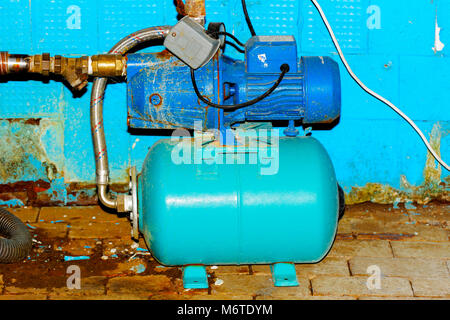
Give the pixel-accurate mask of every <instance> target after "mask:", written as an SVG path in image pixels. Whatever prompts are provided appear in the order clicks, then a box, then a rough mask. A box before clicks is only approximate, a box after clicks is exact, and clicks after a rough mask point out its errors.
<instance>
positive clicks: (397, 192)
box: [345, 122, 450, 204]
mask: <svg viewBox="0 0 450 320" xmlns="http://www.w3.org/2000/svg"><path fill="white" fill-rule="evenodd" d="M445 134H446V132H445V130H442V127H441V125H440V123H439V122H438V123H436V124H435V125H434V126H433V129H432V131H431V134H430V139H429V140H430V144H431V146H432V147H433V149H434V150H436V152H437V154H438V155H440V147H441V139H442V136H443V135H445ZM441 177H442V167H441V166H440V165H439V164H437V162H436V160H435V159H434V157H433V156H432V155H431V153H429V152H428V153H427V160H426V162H425V167H424V170H423V182H422V184H421V185H419V186H415V185H413V184H411V183H409V182H408V179H407V178H406V176H404V175H401V176H400V189H396V188H394V187H392V186H390V185H383V184H380V183H367V184H366V185H365V186H363V187H352V188H351V191H350V192H349V193H347V194H346V195H345V201H346V203H348V204H355V203H361V202H366V201H371V202H375V203H383V204H391V203H402V202H405V203H406V202H416V203H418V204H427V203H429V202H431V201H434V200H436V201H440V202H450V192H449V190H450V189H449V187H450V176H447V177H444V178H442V180H443V181H442V180H441Z"/></svg>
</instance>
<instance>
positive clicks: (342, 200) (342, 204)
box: [338, 184, 345, 220]
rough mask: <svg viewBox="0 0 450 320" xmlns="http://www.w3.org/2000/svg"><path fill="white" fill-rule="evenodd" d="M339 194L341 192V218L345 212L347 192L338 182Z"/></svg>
mask: <svg viewBox="0 0 450 320" xmlns="http://www.w3.org/2000/svg"><path fill="white" fill-rule="evenodd" d="M338 194H339V220H341V219H342V217H343V216H344V213H345V193H344V190H343V189H342V188H341V186H340V185H339V184H338Z"/></svg>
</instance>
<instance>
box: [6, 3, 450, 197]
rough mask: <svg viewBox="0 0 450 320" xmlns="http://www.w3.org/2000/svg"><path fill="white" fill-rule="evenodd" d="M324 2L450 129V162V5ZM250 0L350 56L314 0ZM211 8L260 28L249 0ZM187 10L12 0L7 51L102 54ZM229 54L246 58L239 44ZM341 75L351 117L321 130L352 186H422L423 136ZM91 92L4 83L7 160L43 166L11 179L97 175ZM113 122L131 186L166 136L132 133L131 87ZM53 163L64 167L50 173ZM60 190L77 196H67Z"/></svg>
mask: <svg viewBox="0 0 450 320" xmlns="http://www.w3.org/2000/svg"><path fill="white" fill-rule="evenodd" d="M319 2H320V3H321V5H322V6H323V8H324V11H325V13H326V14H327V16H328V18H329V20H330V23H331V25H332V27H333V28H334V30H335V32H336V34H337V36H338V39H339V40H340V43H341V46H342V47H343V49H344V53H345V54H346V56H347V58H348V61H349V63H350V65H351V66H352V68H353V69H354V71H355V72H356V73H357V74H358V75H359V76H360V78H361V79H362V80H363V81H364V82H366V84H368V86H369V87H371V88H373V89H374V90H375V91H377V92H379V93H380V94H382V95H384V96H386V97H387V98H388V99H391V101H393V102H394V103H395V104H396V105H398V106H399V107H400V108H402V109H403V110H404V111H405V112H406V113H407V114H408V115H409V116H410V117H411V118H412V119H413V120H414V121H416V122H417V124H418V125H419V127H420V128H421V129H422V130H423V131H424V132H425V133H426V135H427V136H429V135H430V134H431V130H432V129H433V127H434V128H435V131H434V133H435V137H436V139H435V140H436V142H437V145H439V135H440V150H441V153H442V156H443V158H444V159H446V160H447V162H448V161H450V144H449V132H450V102H449V101H450V58H449V50H450V1H447V0H434V1H431V0H397V1H389V0H321V1H319ZM247 3H248V6H249V12H250V15H251V16H252V18H253V22H254V25H255V29H256V30H257V32H258V33H260V34H293V35H295V36H296V38H297V39H298V45H299V50H300V52H302V54H303V55H330V56H332V57H333V58H334V59H335V60H339V59H338V57H337V55H336V53H335V49H334V47H333V45H332V42H331V40H330V38H329V36H328V33H327V31H326V29H325V27H324V26H323V24H322V21H321V19H320V17H319V15H318V14H317V12H316V10H315V9H314V7H313V6H312V5H311V3H310V1H309V0H277V1H275V0H273V1H270V0H267V1H262V0H253V1H252V0H248V1H247ZM206 4H207V17H208V21H224V22H225V23H226V25H227V29H228V31H230V32H233V33H234V34H236V35H238V36H239V38H240V39H242V40H246V39H247V38H248V37H249V36H250V34H249V32H248V30H247V26H246V24H245V20H244V18H243V15H242V10H241V6H240V1H239V0H206ZM176 16H177V15H176V11H175V6H174V4H173V1H172V0H139V1H138V0H121V1H114V0H91V1H88V0H39V1H38V0H3V1H1V2H0V34H1V36H0V50H4V51H10V52H12V53H28V54H38V53H42V52H50V53H51V54H65V55H73V56H79V55H91V54H97V53H102V52H106V51H108V50H109V48H110V47H111V46H113V45H114V44H115V43H116V42H117V41H118V40H119V39H121V38H122V37H124V36H126V35H127V34H129V33H131V32H133V31H135V30H138V29H142V28H145V27H148V26H154V25H166V24H170V25H173V24H175V23H176ZM437 26H438V27H439V28H441V30H440V33H437V32H436V29H437ZM437 35H439V37H438V36H437ZM440 43H442V44H443V45H444V47H443V48H442V45H441V44H440ZM433 48H434V49H433ZM228 54H231V55H232V56H234V57H238V56H239V54H238V53H236V52H235V51H234V49H232V48H229V50H228ZM341 71H342V81H343V93H342V97H343V110H342V117H341V121H340V124H339V125H338V126H337V127H336V128H335V129H333V130H332V131H321V132H315V133H314V135H315V136H316V137H318V138H319V139H320V140H321V141H322V142H323V143H324V144H325V146H326V147H327V149H328V150H329V152H330V154H331V157H332V159H333V161H334V164H335V167H336V171H337V176H338V179H339V181H340V183H341V184H342V185H343V186H344V187H346V190H349V188H351V187H354V186H364V185H366V183H368V182H373V183H380V184H387V185H390V186H393V187H395V188H399V187H401V185H400V181H401V176H402V175H403V176H404V177H405V178H406V180H407V181H408V182H409V183H411V184H413V185H420V184H422V183H423V180H424V168H425V163H426V157H427V152H426V149H425V147H424V146H423V144H422V142H421V141H420V139H419V137H418V136H417V135H416V134H415V133H414V131H412V129H411V128H410V127H409V126H408V125H407V124H406V123H405V122H404V121H402V120H401V119H400V118H399V117H398V116H397V115H396V114H395V113H394V112H393V111H391V110H390V109H388V108H387V107H386V106H385V105H383V104H382V103H380V102H378V101H377V100H375V99H373V98H371V97H370V96H368V95H367V94H366V93H364V92H363V91H362V90H361V89H360V88H359V87H358V86H357V85H356V84H355V83H354V82H353V81H352V80H351V78H350V77H349V76H348V75H347V73H346V72H344V69H343V66H342V65H341ZM0 81H1V79H0ZM90 88H91V85H89V88H88V90H89V91H88V92H86V93H85V94H84V95H82V96H81V97H74V96H73V94H72V93H71V92H70V91H69V90H68V89H67V88H66V87H65V86H64V85H63V84H62V83H60V82H56V81H49V83H45V84H44V83H42V82H41V81H15V82H7V83H0V119H9V120H8V121H6V120H0V131H2V132H3V134H2V136H5V137H7V139H2V141H1V142H0V150H1V154H2V156H0V158H1V160H2V162H3V166H5V165H6V166H7V165H8V163H10V162H11V161H12V162H13V161H14V155H16V154H17V153H22V160H21V161H25V162H27V161H29V162H27V163H28V164H29V166H28V167H30V168H31V169H30V170H24V169H14V170H13V171H11V170H10V171H7V170H6V171H5V169H4V170H3V171H1V170H0V179H1V180H2V181H1V183H12V182H16V181H27V180H38V179H42V180H45V181H50V182H51V184H52V186H53V187H55V186H61V185H64V183H70V182H94V179H95V169H94V155H93V149H92V142H91V135H90V130H89V99H90ZM28 118H39V119H41V120H40V123H39V126H37V127H33V128H31V127H30V125H29V124H26V123H23V122H19V123H16V122H12V121H11V119H28ZM105 125H106V134H107V142H108V148H109V150H108V151H109V160H110V166H111V175H112V180H113V182H123V181H125V179H126V177H127V173H126V168H127V167H129V166H130V165H132V164H137V165H138V167H140V166H141V165H142V162H143V160H144V157H145V155H146V153H147V150H148V148H149V147H150V146H151V145H152V144H153V143H154V142H155V141H156V140H157V139H158V138H157V137H144V136H133V135H130V134H129V133H128V132H127V125H126V86H125V84H123V83H120V84H113V85H109V86H108V89H107V92H106V97H105ZM14 126H16V127H17V128H16V131H14V133H12V131H11V130H12V128H13V127H14ZM30 130H31V131H30ZM33 148H34V151H30V152H28V151H29V150H30V149H33ZM11 159H12V160H11ZM24 159H25V160H24ZM26 159H28V160H26ZM49 163H52V166H54V167H56V169H55V170H53V171H52V170H50V171H52V172H50V173H49ZM445 178H447V180H448V172H445V171H444V172H442V175H441V179H442V180H444V179H445ZM447 182H448V181H447ZM53 196H54V197H56V198H60V200H62V201H66V200H67V199H65V198H67V195H66V194H65V193H64V192H62V193H61V192H55V193H54V194H53Z"/></svg>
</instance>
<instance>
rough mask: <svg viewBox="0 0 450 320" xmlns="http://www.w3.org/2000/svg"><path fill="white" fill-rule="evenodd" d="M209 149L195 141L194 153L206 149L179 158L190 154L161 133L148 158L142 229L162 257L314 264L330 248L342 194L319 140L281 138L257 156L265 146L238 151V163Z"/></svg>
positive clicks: (176, 262)
mask: <svg viewBox="0 0 450 320" xmlns="http://www.w3.org/2000/svg"><path fill="white" fill-rule="evenodd" d="M191 141H193V140H192V139H190V138H189V139H188V138H184V139H183V143H186V144H189V143H190V142H191ZM206 148H207V147H205V146H200V147H199V148H195V146H194V147H193V149H191V152H192V153H193V154H191V155H190V156H192V157H191V158H195V156H198V154H199V152H203V153H201V154H200V157H199V158H197V159H196V161H195V159H194V161H193V162H195V163H191V164H190V163H186V162H189V161H185V162H183V161H180V159H179V157H180V155H181V156H183V157H184V159H188V158H189V155H186V154H182V152H181V153H180V143H179V142H177V141H172V139H164V140H160V141H159V142H157V143H156V144H155V145H154V146H153V147H152V148H151V150H150V151H149V153H148V155H147V158H146V159H145V162H144V164H143V169H142V172H141V174H140V176H139V177H138V184H139V188H138V189H139V192H138V194H139V196H138V198H139V199H138V203H139V228H140V231H141V232H142V234H143V235H144V238H145V240H146V242H147V244H148V246H149V248H150V250H151V251H152V254H153V256H154V257H155V258H156V259H157V260H158V261H159V262H160V263H162V264H164V265H169V266H184V265H229V264H272V263H279V262H293V263H313V262H317V261H320V260H321V259H322V258H323V257H324V256H325V255H326V254H327V253H328V251H329V249H330V248H331V246H332V244H333V241H334V238H335V234H336V229H337V222H338V207H339V204H338V202H339V197H338V187H337V181H336V176H335V172H334V168H333V164H332V162H331V160H330V157H329V156H328V154H327V152H326V150H325V148H324V147H323V146H322V144H321V143H320V142H319V141H318V140H316V139H315V138H312V137H296V138H291V137H286V138H284V137H283V138H280V139H279V144H278V146H277V147H276V148H268V149H271V150H272V152H267V154H263V155H262V156H261V150H262V149H259V151H258V150H256V149H255V150H252V149H251V148H247V149H245V152H242V150H241V151H239V152H236V153H235V154H240V155H241V156H242V154H244V155H245V157H246V159H245V160H246V161H245V163H242V162H241V164H236V163H233V164H226V163H227V162H226V161H223V162H224V163H223V164H221V163H220V161H208V160H211V159H212V158H208V155H205V154H207V152H206V151H207V150H206ZM182 150H183V149H182ZM184 150H187V149H184ZM219 153H221V152H217V150H216V156H217V154H219ZM225 153H226V152H222V155H224V154H225ZM252 155H257V156H258V157H257V158H258V161H257V163H256V164H255V163H251V160H250V158H251V157H252ZM213 158H214V156H213ZM199 159H200V160H201V161H199ZM252 159H253V160H255V159H254V158H252ZM236 162H237V161H236Z"/></svg>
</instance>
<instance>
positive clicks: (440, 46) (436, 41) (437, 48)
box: [433, 15, 445, 53]
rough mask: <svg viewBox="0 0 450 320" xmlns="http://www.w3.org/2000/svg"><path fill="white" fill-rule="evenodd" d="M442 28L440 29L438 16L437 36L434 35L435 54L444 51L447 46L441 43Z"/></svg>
mask: <svg viewBox="0 0 450 320" xmlns="http://www.w3.org/2000/svg"><path fill="white" fill-rule="evenodd" d="M440 34H441V28H439V24H438V18H437V15H436V26H435V34H434V47H433V51H434V53H437V52H439V51H442V50H444V47H445V45H444V44H443V43H442V42H441V36H440Z"/></svg>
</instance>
